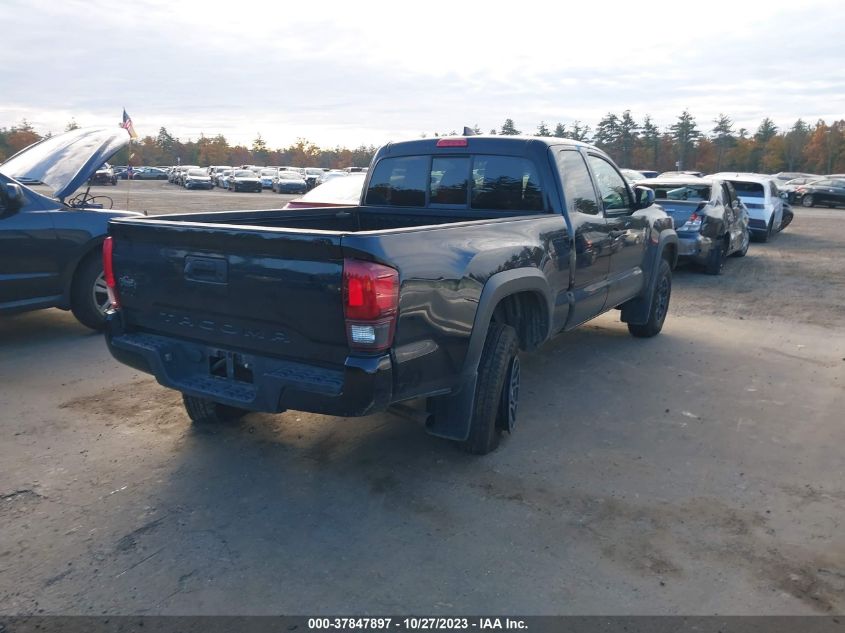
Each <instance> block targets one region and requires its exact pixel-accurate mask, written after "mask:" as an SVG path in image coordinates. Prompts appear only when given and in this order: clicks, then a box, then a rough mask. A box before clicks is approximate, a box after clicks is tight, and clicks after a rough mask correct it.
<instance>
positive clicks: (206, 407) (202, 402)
mask: <svg viewBox="0 0 845 633" xmlns="http://www.w3.org/2000/svg"><path fill="white" fill-rule="evenodd" d="M182 402H183V403H184V404H185V411H187V412H188V417H189V418H191V422H193V423H194V424H196V425H200V426H202V425H212V424H227V423H231V422H237V421H238V420H240V419H241V418H242V417H244V416H245V415H246V414H247V413H249V411H247V410H246V409H239V408H237V407H230V406H228V405H225V404H220V403H219V402H214V401H213V400H208V399H207V398H198V397H196V396H189V395H187V394H184V393H183V394H182Z"/></svg>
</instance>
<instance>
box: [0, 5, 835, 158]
mask: <svg viewBox="0 0 845 633" xmlns="http://www.w3.org/2000/svg"><path fill="white" fill-rule="evenodd" d="M300 8H301V7H300ZM300 8H297V9H291V8H290V7H285V6H283V5H281V4H276V3H265V4H263V5H261V4H258V5H256V4H255V3H249V4H243V5H238V4H233V3H232V2H231V1H229V2H226V3H218V2H179V3H173V2H158V1H155V2H134V3H131V5H126V4H120V3H117V4H116V3H114V2H101V1H99V0H88V1H86V2H78V1H72V2H65V3H61V4H59V3H50V2H46V1H44V0H36V1H29V0H27V1H26V2H24V1H22V0H11V1H7V2H4V3H3V4H2V5H0V18H2V19H3V22H4V23H6V24H10V23H13V24H15V28H14V29H8V30H7V31H6V33H5V35H4V44H3V46H4V99H3V102H2V103H0V125H11V124H14V123H15V122H17V121H18V120H20V118H23V117H26V118H27V119H29V120H31V121H32V122H34V123H35V124H36V125H37V126H39V127H40V128H43V131H47V130H52V131H58V130H60V129H62V128H63V127H64V125H65V123H67V121H69V120H70V118H71V117H74V118H75V119H76V120H77V121H78V122H79V123H80V124H83V125H87V124H90V125H94V124H108V123H111V122H112V121H114V122H115V123H116V122H117V120H118V118H119V116H120V113H121V111H122V108H123V107H126V109H127V110H128V111H129V113H130V114H131V115H132V117H133V119H134V121H135V124H136V127H137V128H138V129H139V131H140V132H141V133H142V134H155V133H156V132H157V131H158V128H159V127H161V126H164V127H167V128H168V129H169V130H170V131H171V132H172V133H175V134H176V135H178V136H181V137H189V136H190V137H197V136H198V135H199V134H200V133H204V134H206V135H214V134H218V133H222V134H224V135H226V136H227V138H228V139H229V140H230V141H233V142H241V143H247V144H248V143H251V141H252V139H253V138H255V136H256V134H257V133H258V132H260V133H261V134H262V135H263V137H264V138H265V140H267V142H268V143H269V144H270V145H271V146H274V147H275V146H281V145H286V144H289V143H291V142H293V141H294V140H295V139H296V138H297V137H305V138H308V139H310V140H312V141H314V142H316V143H318V144H319V145H324V146H333V145H338V144H340V145H347V146H350V145H351V146H354V145H359V144H380V143H383V142H385V141H387V140H390V139H394V140H399V139H402V138H410V137H415V136H418V135H419V134H420V133H422V132H428V133H431V132H433V131H448V130H453V129H460V128H461V127H462V126H463V125H473V124H476V123H477V124H479V125H480V126H481V128H482V129H484V130H485V131H486V130H488V129H490V128H491V127H494V126H495V127H499V126H500V125H501V124H502V122H503V121H504V119H505V118H507V117H510V118H513V119H514V121H515V122H516V125H517V127H518V128H520V129H522V130H524V131H533V130H534V129H535V127H536V125H537V124H538V123H539V122H540V121H541V120H543V121H546V123H547V124H550V125H553V124H554V123H556V122H558V121H561V122H565V123H568V122H571V121H572V120H574V119H580V120H581V121H583V122H586V123H589V124H591V125H595V123H596V122H597V121H598V120H599V118H601V117H602V116H603V115H604V114H606V113H607V112H617V113H620V112H621V111H622V110H624V109H630V110H632V112H633V114H634V116H635V117H636V118H637V119H640V120H641V119H642V117H643V116H644V115H645V114H646V113H648V114H650V115H651V116H652V118H653V119H654V120H655V121H656V122H657V123H658V124H660V125H662V126H667V125H669V124H671V123H672V122H673V120H674V118H675V117H676V116H677V115H678V114H679V113H680V112H681V111H682V110H683V109H685V108H689V110H690V111H691V112H692V113H693V114H694V115H695V116H696V117H697V119H698V121H699V127H700V128H701V129H708V128H709V127H710V126H711V124H710V121H711V120H712V119H713V118H714V117H715V116H716V115H717V114H718V113H720V112H724V113H726V114H728V115H729V116H731V117H732V118H733V119H734V120H735V121H736V122H737V125H738V126H744V127H748V128H754V127H756V125H757V124H758V123H759V121H760V119H762V118H763V117H764V116H771V117H772V118H774V119H775V121H776V122H777V123H778V124H779V125H781V126H788V125H790V124H791V123H792V122H793V121H794V120H795V119H797V118H798V117H803V118H804V119H805V120H807V121H811V122H813V121H815V120H816V119H817V118H825V119H828V120H830V119H832V118H834V117H836V118H841V117H842V114H841V113H843V112H845V89H843V88H845V70H843V69H845V64H843V62H845V49H843V48H842V46H841V40H840V33H841V32H842V31H843V26H845V18H844V17H843V15H845V12H842V11H841V9H840V7H839V6H837V3H836V2H828V1H826V0H825V1H820V2H814V3H811V4H809V5H808V4H804V5H802V6H801V7H799V8H796V7H795V5H794V3H791V2H786V1H782V0H772V1H770V2H768V3H767V5H766V7H765V9H761V8H759V7H758V5H756V4H752V3H749V4H748V5H747V6H745V5H742V4H739V3H735V2H728V1H727V0H713V2H712V3H711V4H709V5H708V7H707V8H706V9H703V8H701V7H696V8H695V9H694V10H692V9H689V10H688V9H685V8H684V6H682V5H678V4H677V3H671V2H664V1H663V0H661V1H658V2H653V3H651V4H649V6H648V7H647V8H644V9H643V10H641V11H640V10H637V11H636V12H632V11H630V6H629V4H623V3H618V4H615V5H614V4H610V5H608V4H605V3H581V4H578V5H560V6H559V7H557V8H555V7H553V6H552V5H548V4H547V3H539V2H533V1H528V2H523V3H520V4H519V5H514V4H513V3H503V2H490V3H483V4H481V3H454V2H452V3H447V2H440V1H429V2H425V3H416V4H410V5H402V7H398V5H396V4H395V3H388V2H382V1H377V2H372V3H366V4H360V3H358V4H352V3H348V2H345V3H339V2H328V3H325V2H321V3H320V5H319V7H313V9H312V8H308V10H300ZM400 9H401V11H400ZM400 12H401V16H400ZM407 15H411V16H413V19H412V20H409V19H408V18H407V17H406V16H407Z"/></svg>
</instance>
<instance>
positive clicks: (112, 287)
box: [103, 237, 120, 310]
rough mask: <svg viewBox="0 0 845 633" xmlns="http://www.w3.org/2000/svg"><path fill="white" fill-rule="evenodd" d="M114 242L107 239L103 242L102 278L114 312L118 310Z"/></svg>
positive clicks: (118, 300) (118, 299)
mask: <svg viewBox="0 0 845 633" xmlns="http://www.w3.org/2000/svg"><path fill="white" fill-rule="evenodd" d="M113 253H114V241H113V240H112V238H110V237H107V238H106V241H105V242H103V277H105V279H106V286H108V293H109V301H110V302H111V307H112V309H114V310H117V309H119V308H120V298H119V297H118V296H117V283H116V282H115V279H114V258H113Z"/></svg>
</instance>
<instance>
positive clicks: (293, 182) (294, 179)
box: [272, 171, 308, 193]
mask: <svg viewBox="0 0 845 633" xmlns="http://www.w3.org/2000/svg"><path fill="white" fill-rule="evenodd" d="M272 187H273V191H275V192H276V193H305V192H306V191H308V183H307V182H306V181H305V178H304V177H303V176H302V174H300V173H299V172H297V171H280V172H277V173H276V176H275V177H274V178H273V180H272Z"/></svg>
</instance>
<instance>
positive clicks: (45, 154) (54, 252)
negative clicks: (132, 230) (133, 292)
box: [0, 127, 141, 329]
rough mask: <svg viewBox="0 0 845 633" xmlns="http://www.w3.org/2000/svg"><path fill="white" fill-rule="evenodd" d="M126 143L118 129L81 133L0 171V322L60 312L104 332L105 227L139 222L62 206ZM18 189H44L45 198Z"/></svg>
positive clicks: (25, 154) (18, 157)
mask: <svg viewBox="0 0 845 633" xmlns="http://www.w3.org/2000/svg"><path fill="white" fill-rule="evenodd" d="M128 142H129V134H128V133H127V132H126V130H124V129H122V128H119V127H114V128H111V127H110V128H80V129H76V130H72V131H70V132H67V133H65V134H61V135H58V136H52V137H50V138H46V139H44V140H42V141H40V142H38V143H36V144H34V145H31V146H30V147H28V148H26V149H24V150H22V151H20V152H18V153H17V154H15V155H14V156H12V157H11V158H10V159H8V160H7V161H6V162H5V163H3V164H2V165H0V240H2V243H3V248H2V249H0V314H11V313H16V312H25V311H27V310H37V309H41V308H61V309H63V310H72V311H73V314H74V315H75V316H76V318H77V319H78V320H79V321H80V322H81V323H83V324H84V325H86V326H88V327H90V328H93V329H102V328H103V326H104V325H105V313H106V310H107V309H108V307H109V305H110V303H111V302H110V299H109V294H108V288H107V285H106V281H105V278H104V275H103V263H102V246H103V240H104V239H105V237H106V233H107V227H108V222H109V220H111V219H113V218H119V217H127V216H136V215H141V214H139V213H135V212H132V211H117V210H114V209H103V208H94V207H93V206H92V205H89V206H85V205H84V204H83V205H82V206H72V205H71V204H68V202H66V200H67V199H68V197H69V196H71V195H72V194H73V193H74V192H75V191H76V190H77V189H79V188H80V187H82V186H83V185H85V183H86V182H88V181H89V179H90V178H91V177H92V176H93V175H94V174H95V173H96V171H97V170H98V169H99V168H100V166H101V165H103V164H104V163H105V162H106V161H107V160H108V159H109V158H111V157H112V156H113V155H114V154H115V153H116V152H117V151H118V150H120V149H121V148H122V147H124V146H125V145H126V144H127V143H128ZM24 182H40V183H43V184H44V185H46V186H48V187H49V188H50V189H51V190H52V196H48V195H44V194H42V193H39V192H37V191H35V190H33V189H31V188H29V187H27V186H26V185H25V184H23V183H24Z"/></svg>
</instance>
